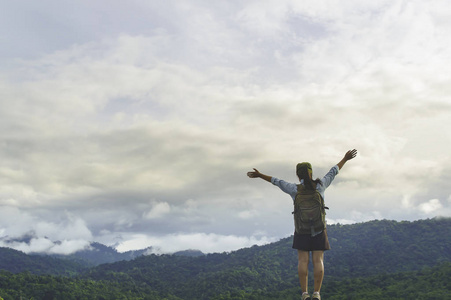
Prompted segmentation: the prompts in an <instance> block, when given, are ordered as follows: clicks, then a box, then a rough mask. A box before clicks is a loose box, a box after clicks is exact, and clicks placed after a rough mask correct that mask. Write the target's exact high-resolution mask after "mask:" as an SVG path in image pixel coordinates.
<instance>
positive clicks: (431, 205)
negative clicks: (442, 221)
mask: <svg viewBox="0 0 451 300" xmlns="http://www.w3.org/2000/svg"><path fill="white" fill-rule="evenodd" d="M418 208H419V209H420V210H421V211H422V212H423V213H425V214H427V215H430V214H431V213H437V212H439V211H440V209H442V208H443V205H442V203H441V202H440V200H439V199H431V200H429V201H428V202H425V203H422V204H420V205H419V206H418Z"/></svg>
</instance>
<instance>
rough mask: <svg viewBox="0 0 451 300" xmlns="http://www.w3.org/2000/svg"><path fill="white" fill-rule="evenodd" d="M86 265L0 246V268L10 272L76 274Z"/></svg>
mask: <svg viewBox="0 0 451 300" xmlns="http://www.w3.org/2000/svg"><path fill="white" fill-rule="evenodd" d="M85 269H87V266H86V265H84V264H80V263H77V262H74V261H71V260H61V259H57V258H54V257H50V256H42V255H27V254H25V253H23V252H21V251H17V250H13V249H10V248H1V247H0V270H7V271H9V272H12V273H20V272H30V273H33V274H53V275H65V276H71V275H77V274H79V273H80V272H82V271H83V270H85Z"/></svg>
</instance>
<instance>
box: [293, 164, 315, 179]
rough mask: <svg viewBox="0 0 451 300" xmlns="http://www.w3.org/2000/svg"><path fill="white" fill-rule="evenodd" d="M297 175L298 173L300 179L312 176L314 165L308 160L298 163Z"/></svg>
mask: <svg viewBox="0 0 451 300" xmlns="http://www.w3.org/2000/svg"><path fill="white" fill-rule="evenodd" d="M296 175H298V177H299V180H301V179H304V180H306V179H307V178H312V165H311V164H310V163H308V162H302V163H298V164H297V165H296Z"/></svg>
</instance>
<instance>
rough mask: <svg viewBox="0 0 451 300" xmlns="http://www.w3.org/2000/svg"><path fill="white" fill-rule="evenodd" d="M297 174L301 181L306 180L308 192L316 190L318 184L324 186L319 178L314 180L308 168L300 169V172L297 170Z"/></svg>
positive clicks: (305, 184)
mask: <svg viewBox="0 0 451 300" xmlns="http://www.w3.org/2000/svg"><path fill="white" fill-rule="evenodd" d="M296 174H297V175H298V177H299V179H300V180H304V186H305V187H306V189H308V190H315V189H316V185H317V184H321V185H322V184H323V183H322V182H321V179H319V178H316V179H315V180H312V179H311V178H310V174H309V172H308V169H307V168H300V169H299V170H297V172H296Z"/></svg>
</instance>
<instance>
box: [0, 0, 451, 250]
mask: <svg viewBox="0 0 451 300" xmlns="http://www.w3.org/2000/svg"><path fill="white" fill-rule="evenodd" d="M0 3H1V7H2V10H1V11H0V42H1V45H2V46H1V47H0V107H1V109H0V124H1V126H0V134H1V138H0V143H1V144H0V161H1V163H0V246H7V247H12V248H15V249H19V250H22V251H25V252H31V251H39V252H47V253H71V252H73V251H76V250H79V249H83V248H84V247H86V246H87V244H88V243H89V242H90V241H97V242H101V243H104V244H106V245H109V246H115V247H116V248H117V249H118V250H119V251H126V250H131V249H142V248H146V247H150V246H152V247H154V249H155V251H157V252H160V253H161V252H164V253H167V252H173V251H176V250H183V249H188V248H194V249H200V250H202V251H204V252H222V251H230V250H234V249H238V248H242V247H247V246H251V245H254V244H264V243H268V242H272V241H277V240H279V239H280V238H284V237H287V236H289V235H291V234H292V232H293V221H292V215H291V211H292V201H291V198H290V197H289V196H288V195H286V194H284V193H282V192H281V191H280V190H279V189H278V188H277V187H275V186H273V185H271V184H268V183H266V182H264V181H262V180H259V179H249V178H248V177H247V176H246V172H247V171H250V170H252V168H254V167H255V168H257V169H259V170H260V171H261V172H263V173H266V174H269V175H272V176H275V177H278V178H282V179H285V180H287V181H290V182H296V176H295V165H296V163H298V162H301V161H309V162H311V163H312V165H313V169H314V170H313V176H314V177H322V176H323V175H324V174H325V173H327V171H328V170H329V169H330V168H331V167H332V166H333V165H335V164H336V163H337V162H338V161H340V159H341V158H342V157H343V155H344V154H345V152H346V151H347V150H349V149H352V148H356V149H358V151H359V154H358V156H357V157H356V158H355V159H354V160H352V161H350V162H348V163H347V164H346V165H345V167H344V168H343V169H342V170H341V172H340V174H339V175H338V176H337V177H336V179H335V181H334V183H333V184H332V185H331V186H330V188H329V189H328V190H327V191H326V199H325V200H326V203H327V205H328V206H329V207H330V210H329V212H328V215H327V218H328V221H329V223H337V222H339V223H342V224H349V223H354V222H364V221H368V220H374V219H390V220H398V221H400V220H410V221H413V220H418V219H425V218H432V217H435V216H447V217H450V216H451V191H450V188H449V186H450V185H449V181H450V180H451V175H450V174H451V159H450V153H451V135H450V128H451V84H450V81H451V71H450V70H451V4H450V2H449V1H447V0H443V1H440V0H437V1H435V0H431V1H420V0H418V1H399V0H385V1H360V0H358V1H357V0H344V1H332V0H330V1H316V0H312V1H310V0H306V1H296V0H293V1H287V0H277V1H270V0H268V1H252V0H249V1H238V0H235V1H207V0H187V1H181V0H179V1H175V0H174V1H170V0H165V1H152V0H150V1H149V0H146V1H145V0H127V1H120V0H117V1H110V0H108V1H107V0H96V1H92V0H89V1H88V0H80V1H66V0H41V1H25V0H18V1H9V0H0ZM57 241H59V242H58V243H56V242H57Z"/></svg>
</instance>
